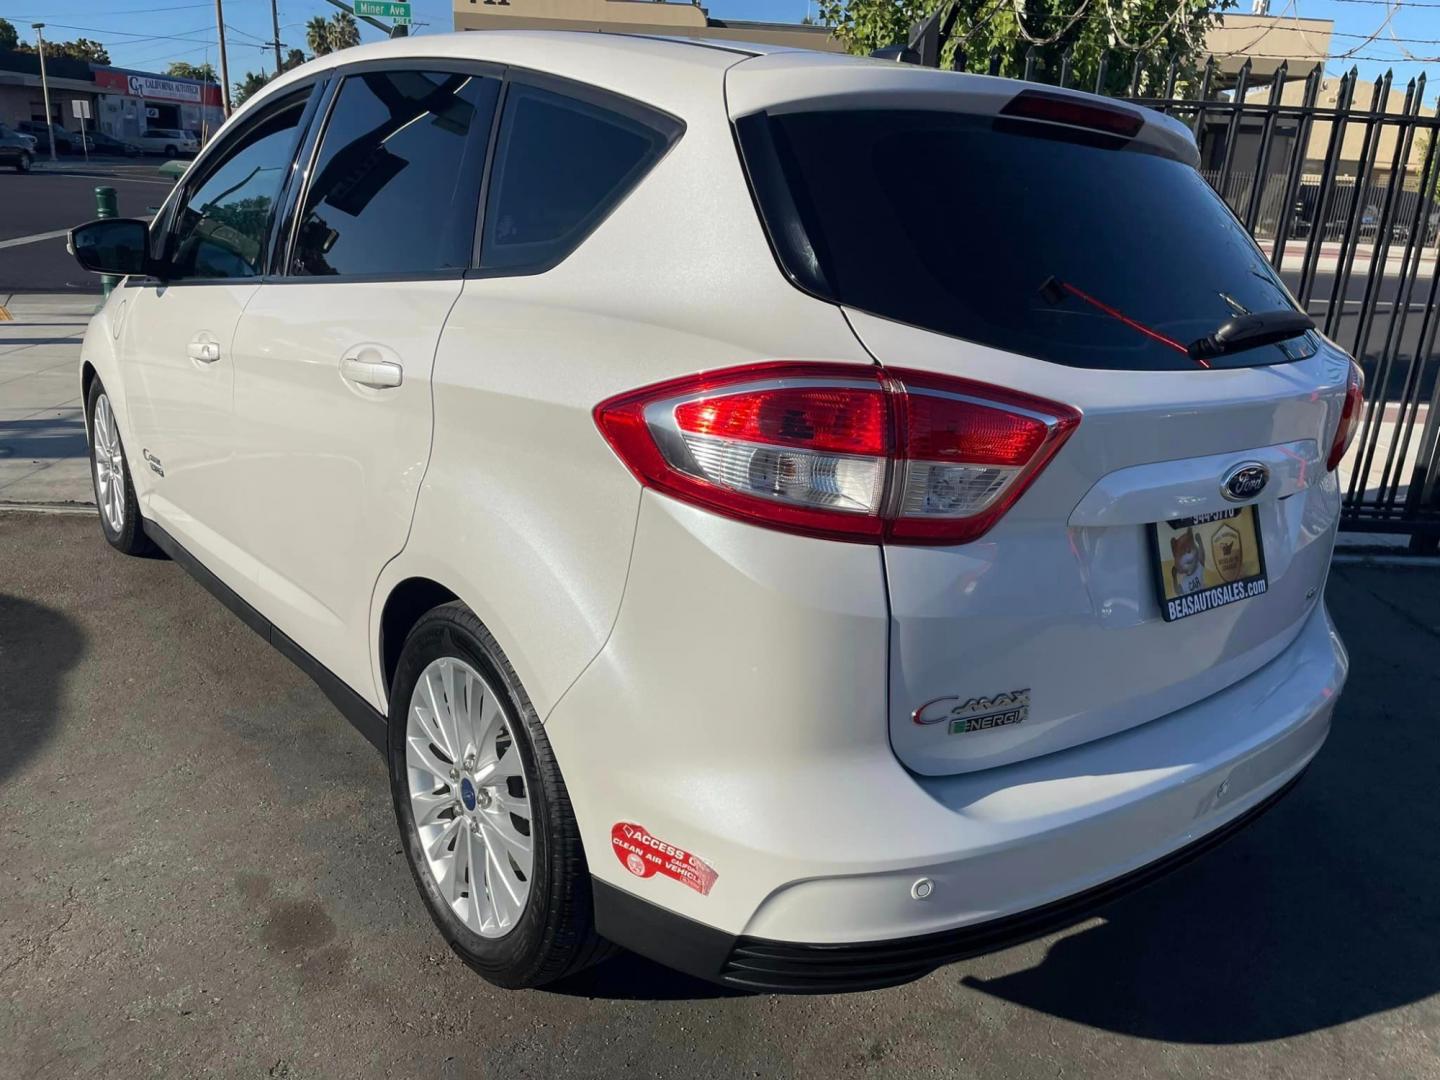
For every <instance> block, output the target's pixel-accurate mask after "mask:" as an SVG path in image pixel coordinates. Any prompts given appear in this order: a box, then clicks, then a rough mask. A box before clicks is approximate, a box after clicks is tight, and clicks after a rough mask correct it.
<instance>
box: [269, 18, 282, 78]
mask: <svg viewBox="0 0 1440 1080" xmlns="http://www.w3.org/2000/svg"><path fill="white" fill-rule="evenodd" d="M270 25H271V27H273V28H274V31H275V40H274V41H272V42H271V43H270V44H272V45H274V46H275V74H276V75H279V74H280V9H279V7H278V6H277V0H270Z"/></svg>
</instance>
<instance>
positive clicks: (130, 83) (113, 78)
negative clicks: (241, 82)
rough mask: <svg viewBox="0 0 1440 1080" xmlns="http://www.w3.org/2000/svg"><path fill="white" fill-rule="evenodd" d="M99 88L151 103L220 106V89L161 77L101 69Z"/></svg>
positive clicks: (98, 81) (96, 78)
mask: <svg viewBox="0 0 1440 1080" xmlns="http://www.w3.org/2000/svg"><path fill="white" fill-rule="evenodd" d="M95 85H96V86H97V87H98V88H99V89H101V90H103V91H105V92H107V93H111V94H125V95H128V96H129V97H136V98H143V99H145V100H148V101H176V102H182V103H186V104H191V105H199V104H202V103H204V104H218V103H219V93H220V91H219V88H218V87H215V86H205V85H204V84H202V83H198V82H187V81H185V80H183V79H167V78H165V77H164V76H161V75H140V74H134V73H132V72H128V71H115V70H113V69H110V70H104V69H101V70H97V71H96V72H95ZM211 99H213V100H211Z"/></svg>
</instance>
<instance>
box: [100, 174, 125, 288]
mask: <svg viewBox="0 0 1440 1080" xmlns="http://www.w3.org/2000/svg"><path fill="white" fill-rule="evenodd" d="M95 216H96V217H97V218H113V217H119V216H120V210H119V207H118V205H117V203H116V199H115V189H114V188H113V187H97V188H96V189H95ZM118 284H120V279H119V278H118V277H116V276H115V275H114V274H102V275H100V290H101V292H103V293H104V294H105V295H106V296H109V295H110V290H111V289H113V288H115V286H116V285H118Z"/></svg>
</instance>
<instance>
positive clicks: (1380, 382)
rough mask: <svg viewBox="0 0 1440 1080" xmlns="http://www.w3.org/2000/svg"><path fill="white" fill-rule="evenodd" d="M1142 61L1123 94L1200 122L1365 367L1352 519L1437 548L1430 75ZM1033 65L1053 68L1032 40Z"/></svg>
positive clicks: (1312, 304)
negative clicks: (1161, 70) (1363, 76)
mask: <svg viewBox="0 0 1440 1080" xmlns="http://www.w3.org/2000/svg"><path fill="white" fill-rule="evenodd" d="M958 59H959V61H960V63H959V64H957V66H964V65H965V58H964V56H963V54H961V55H960V56H959V57H958ZM1130 63H1131V64H1133V75H1131V77H1130V80H1129V87H1128V92H1127V93H1126V94H1125V95H1123V96H1124V97H1126V98H1128V99H1129V100H1132V101H1134V102H1136V103H1137V104H1141V105H1145V106H1147V107H1149V108H1152V109H1158V110H1160V111H1161V112H1164V113H1167V114H1169V115H1170V116H1173V117H1176V118H1178V119H1180V120H1181V121H1182V122H1184V123H1186V124H1187V125H1188V126H1189V127H1190V129H1191V130H1192V131H1193V132H1194V134H1195V138H1196V141H1197V143H1198V144H1199V147H1200V158H1201V163H1200V164H1201V172H1202V174H1203V175H1204V176H1205V178H1206V180H1208V181H1209V183H1210V184H1211V186H1212V187H1214V188H1215V190H1216V191H1217V192H1219V193H1220V195H1221V197H1222V198H1224V199H1225V201H1226V202H1227V203H1228V204H1229V206H1230V208H1231V209H1232V210H1233V211H1234V212H1235V214H1236V216H1237V217H1239V218H1240V220H1241V221H1242V222H1244V224H1245V226H1246V228H1247V229H1249V230H1250V232H1251V233H1252V235H1253V236H1254V237H1255V239H1256V241H1257V243H1259V245H1260V247H1261V249H1262V250H1263V251H1264V252H1265V253H1266V255H1267V256H1268V257H1269V259H1270V261H1271V263H1272V265H1273V266H1274V267H1275V269H1276V270H1277V271H1278V272H1279V273H1280V275H1281V276H1282V277H1283V278H1284V279H1285V281H1286V284H1287V285H1288V286H1289V287H1290V290H1291V292H1292V293H1294V295H1295V297H1296V298H1297V300H1299V302H1300V304H1301V305H1302V306H1303V307H1304V308H1305V309H1306V311H1307V312H1308V313H1309V314H1310V315H1311V317H1312V318H1314V319H1315V322H1316V324H1317V325H1318V326H1319V327H1320V328H1321V329H1322V330H1323V331H1324V333H1325V334H1326V335H1328V336H1329V337H1330V338H1332V339H1333V340H1335V341H1336V342H1338V343H1339V344H1340V345H1341V346H1342V347H1344V348H1346V349H1348V350H1349V351H1350V352H1351V354H1352V355H1353V356H1354V357H1355V358H1356V359H1357V360H1358V361H1359V362H1360V365H1361V367H1362V368H1363V369H1364V370H1365V376H1366V383H1367V391H1366V399H1367V400H1366V407H1365V412H1364V416H1363V418H1362V420H1361V426H1360V431H1359V434H1358V435H1357V436H1356V438H1355V442H1354V445H1353V446H1352V448H1351V450H1350V453H1349V454H1348V455H1347V456H1346V460H1345V462H1344V463H1343V464H1342V466H1341V470H1340V476H1341V483H1342V490H1343V493H1344V510H1343V525H1342V527H1343V528H1344V529H1347V530H1351V531H1359V532H1374V533H1397V534H1408V535H1409V536H1410V545H1411V548H1412V550H1416V551H1434V550H1436V549H1437V547H1440V484H1437V480H1440V438H1437V437H1440V378H1437V375H1440V355H1437V353H1436V350H1435V343H1436V341H1435V339H1436V335H1437V332H1440V316H1437V298H1440V258H1437V254H1440V252H1437V240H1440V153H1437V142H1440V136H1437V129H1440V119H1437V117H1436V116H1435V115H1434V112H1435V111H1434V110H1433V109H1424V108H1422V99H1423V98H1424V94H1425V77H1424V76H1423V75H1422V76H1421V77H1420V78H1418V79H1414V80H1412V81H1411V82H1410V83H1409V84H1408V85H1407V86H1406V87H1405V88H1404V90H1403V91H1400V90H1398V89H1396V88H1394V87H1392V76H1391V75H1390V74H1389V73H1387V74H1386V75H1385V76H1384V77H1382V78H1381V79H1380V80H1379V81H1378V82H1376V83H1375V84H1373V86H1372V85H1371V84H1367V83H1361V82H1360V81H1359V75H1358V72H1357V71H1356V70H1355V69H1353V68H1352V69H1351V70H1350V71H1349V72H1348V73H1347V74H1345V75H1343V76H1339V77H1336V78H1326V77H1325V76H1324V74H1323V72H1322V71H1321V69H1320V68H1319V67H1316V68H1315V69H1314V70H1313V71H1310V72H1309V73H1308V74H1306V75H1305V76H1303V77H1299V78H1292V77H1291V76H1290V75H1289V73H1288V71H1287V69H1286V67H1285V66H1284V65H1281V66H1280V67H1279V69H1278V70H1277V71H1276V72H1275V73H1274V75H1273V76H1268V77H1267V79H1266V81H1265V82H1264V84H1263V85H1257V83H1258V82H1259V80H1257V79H1255V78H1252V69H1251V65H1250V64H1249V63H1248V62H1247V63H1246V64H1245V66H1244V67H1242V68H1241V69H1240V71H1239V74H1238V78H1237V79H1236V80H1235V82H1234V84H1233V85H1232V86H1230V87H1228V88H1226V89H1225V90H1223V91H1222V90H1219V89H1217V86H1218V77H1217V74H1216V68H1215V66H1214V64H1213V62H1212V63H1211V64H1210V65H1208V66H1207V67H1206V68H1205V69H1204V71H1203V73H1202V74H1201V75H1200V76H1199V77H1198V78H1195V79H1191V80H1188V83H1189V87H1190V89H1189V92H1188V93H1187V91H1186V88H1185V87H1186V83H1187V80H1185V79H1183V78H1182V77H1181V73H1180V71H1179V69H1178V66H1177V65H1176V64H1175V63H1173V62H1172V63H1171V64H1170V65H1169V67H1168V73H1167V74H1166V75H1165V77H1164V78H1163V79H1161V80H1159V81H1158V83H1157V84H1156V85H1153V86H1147V85H1146V83H1147V82H1150V81H1151V75H1150V74H1149V72H1150V71H1151V70H1152V69H1151V68H1150V67H1149V66H1147V64H1146V63H1145V61H1144V58H1142V57H1132V58H1130ZM982 66H983V65H982ZM990 66H991V71H992V73H993V72H995V71H997V70H998V67H999V63H998V57H992V58H991V65H990ZM1109 70H1110V69H1109V65H1108V64H1107V62H1106V61H1105V60H1103V59H1102V61H1101V64H1100V67H1099V74H1098V76H1097V78H1096V80H1095V82H1094V84H1092V85H1090V86H1076V83H1075V81H1074V80H1072V78H1071V75H1070V64H1069V63H1068V61H1065V62H1062V63H1061V65H1060V67H1059V69H1058V70H1057V71H1055V72H1053V73H1052V77H1051V78H1050V79H1048V80H1045V81H1052V82H1055V83H1058V84H1059V85H1061V86H1066V85H1070V86H1076V88H1077V89H1092V88H1093V89H1099V88H1101V87H1103V86H1105V85H1107V82H1108V84H1109V85H1112V86H1113V85H1114V80H1113V79H1111V78H1109V77H1108V74H1107V73H1108V71H1109ZM1024 77H1025V78H1026V79H1029V80H1032V81H1041V80H1042V78H1043V73H1042V72H1040V71H1039V70H1038V65H1037V64H1036V63H1035V61H1034V56H1033V50H1032V56H1031V59H1030V61H1029V62H1027V63H1026V65H1025V70H1024ZM1087 82H1088V80H1087ZM1401 98H1403V103H1402V102H1401V101H1400V99H1401Z"/></svg>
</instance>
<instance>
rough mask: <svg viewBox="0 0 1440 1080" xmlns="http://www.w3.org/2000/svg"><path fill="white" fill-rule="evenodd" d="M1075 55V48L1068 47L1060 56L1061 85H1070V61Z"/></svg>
mask: <svg viewBox="0 0 1440 1080" xmlns="http://www.w3.org/2000/svg"><path fill="white" fill-rule="evenodd" d="M1074 57H1075V50H1074V49H1066V50H1065V52H1064V53H1063V54H1062V55H1061V57H1060V86H1061V87H1062V88H1063V87H1066V86H1069V85H1070V61H1071V60H1073V59H1074Z"/></svg>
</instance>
